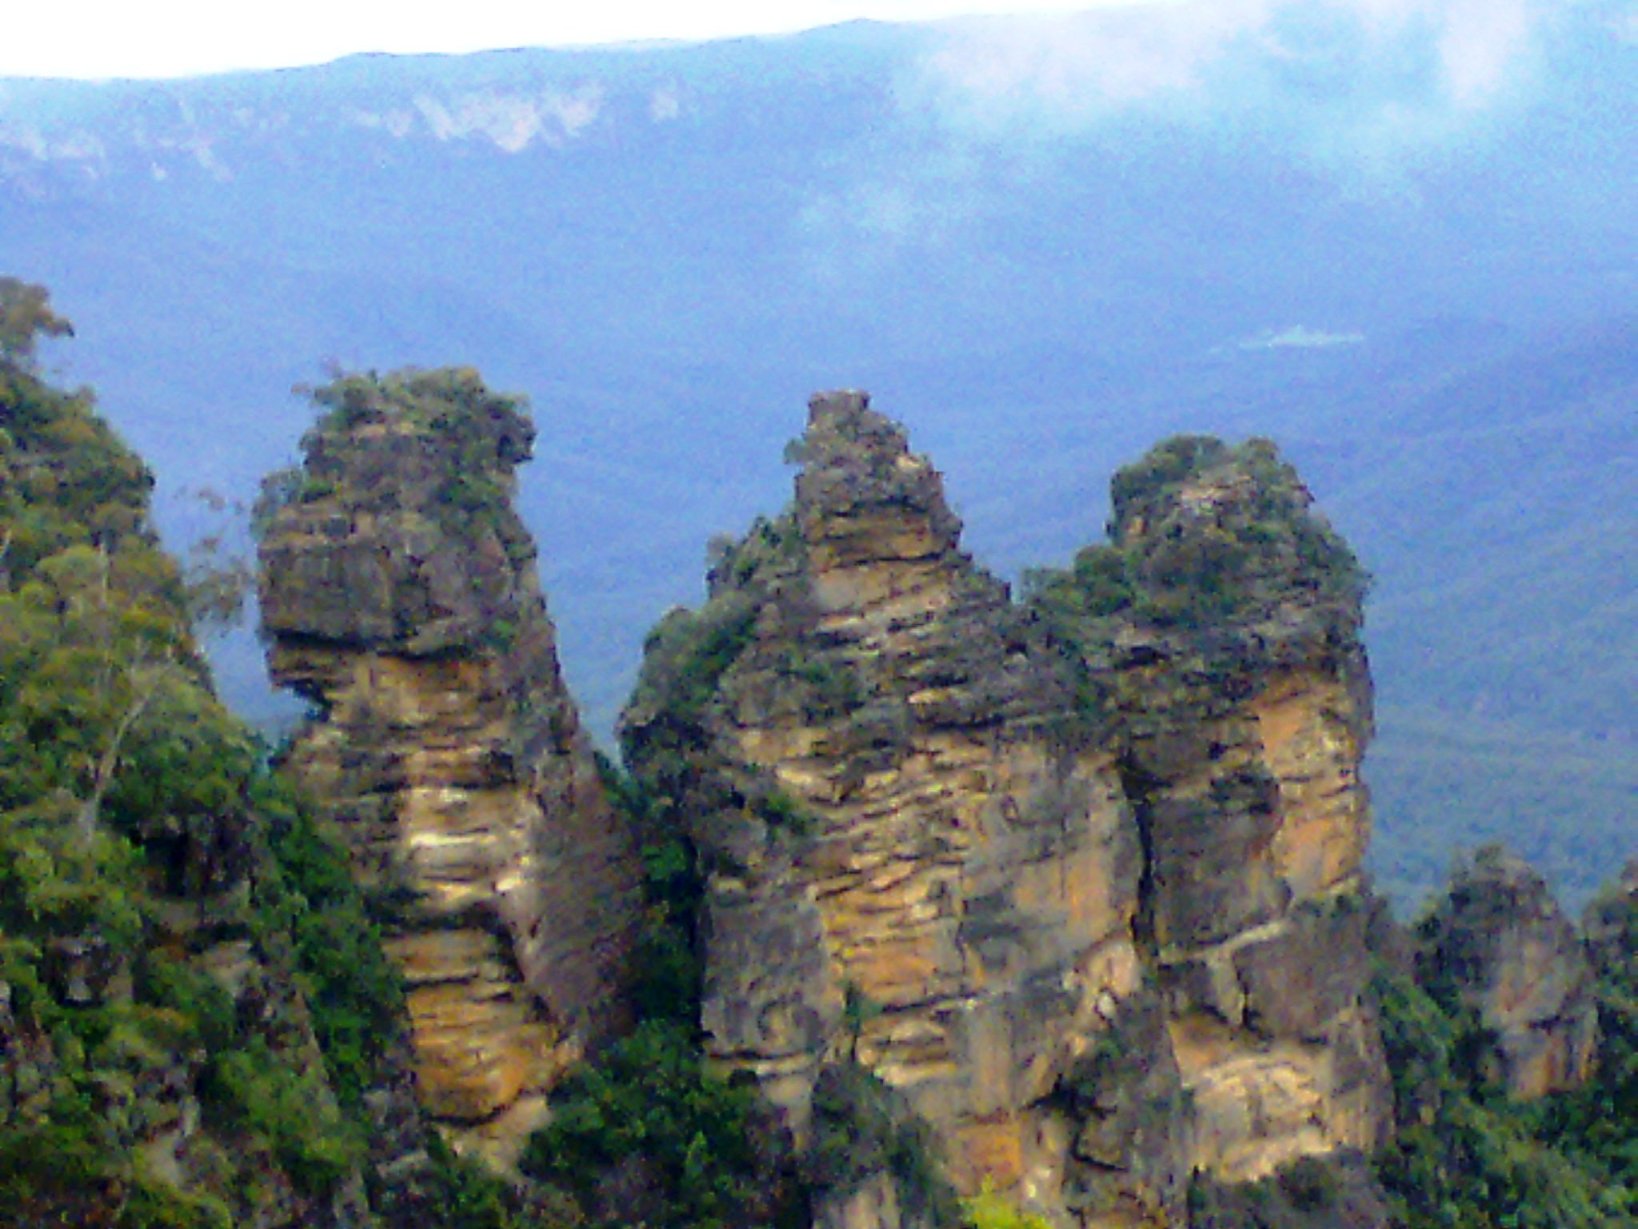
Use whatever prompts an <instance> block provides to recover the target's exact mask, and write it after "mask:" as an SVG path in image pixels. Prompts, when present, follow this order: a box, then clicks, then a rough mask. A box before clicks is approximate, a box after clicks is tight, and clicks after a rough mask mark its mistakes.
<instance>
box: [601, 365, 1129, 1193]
mask: <svg viewBox="0 0 1638 1229" xmlns="http://www.w3.org/2000/svg"><path fill="white" fill-rule="evenodd" d="M802 450H803V453H804V455H805V465H804V468H803V471H802V474H801V476H800V477H799V478H798V480H797V495H796V502H795V506H794V510H793V512H792V513H791V514H790V515H788V516H786V517H784V518H782V519H781V520H779V521H777V522H773V523H769V524H764V525H761V526H759V527H758V528H757V529H755V530H753V532H752V534H751V535H750V537H749V538H748V539H747V540H746V541H745V543H743V544H742V545H741V546H740V547H738V548H737V549H736V550H734V551H732V552H730V553H729V554H728V555H726V556H725V557H724V558H723V559H722V561H721V562H720V564H719V566H718V567H717V568H716V570H715V571H714V573H713V578H712V579H713V590H714V596H713V599H712V602H711V604H710V606H708V607H707V609H706V610H705V611H703V612H701V614H700V615H698V616H694V617H693V618H692V619H687V618H686V617H683V616H678V617H674V620H673V623H672V624H671V626H669V627H667V626H662V628H661V629H660V631H659V633H657V635H656V639H655V641H654V643H653V646H652V648H651V653H650V659H649V664H648V667H647V672H646V675H645V683H644V685H643V687H642V688H641V689H640V692H639V696H638V699H637V701H636V702H635V703H634V705H633V707H632V708H631V709H630V710H629V711H628V712H627V714H626V718H625V723H624V734H625V739H626V743H627V747H628V752H629V755H630V758H631V760H632V762H633V764H634V765H635V766H636V768H637V770H638V771H639V772H640V773H642V774H644V775H646V776H648V777H649V778H650V779H651V780H655V781H657V782H658V783H659V784H660V787H661V788H662V789H664V790H666V791H667V792H669V793H671V794H672V795H673V796H677V797H679V798H680V799H681V802H682V809H683V811H684V812H685V813H687V814H690V815H691V816H693V817H694V820H693V827H694V833H695V838H696V840H697V842H698V844H699V846H700V850H701V853H702V856H703V859H704V862H705V864H706V867H707V869H708V872H709V876H708V886H707V904H706V916H705V935H706V937H705V943H706V986H705V1000H704V1006H703V1023H704V1026H705V1029H706V1032H707V1035H708V1036H707V1046H708V1049H709V1051H710V1053H711V1054H712V1055H713V1056H714V1057H715V1058H717V1059H718V1060H720V1061H721V1062H723V1063H724V1064H727V1065H730V1066H733V1067H736V1068H739V1069H743V1070H747V1071H750V1072H752V1073H754V1074H755V1075H756V1077H757V1078H758V1080H759V1081H760V1082H761V1085H762V1087H763V1089H764V1091H765V1092H766V1093H767V1095H768V1096H769V1097H770V1098H771V1099H772V1100H773V1101H774V1102H775V1103H776V1104H777V1105H779V1106H781V1107H782V1108H783V1109H784V1110H785V1111H786V1113H787V1115H788V1120H789V1122H790V1124H791V1125H792V1127H793V1128H794V1130H795V1131H796V1133H797V1136H798V1139H799V1140H801V1139H803V1138H804V1137H805V1136H806V1133H807V1125H808V1114H809V1103H810V1098H811V1096H812V1090H813V1086H814V1082H815V1080H816V1079H817V1078H818V1076H819V1073H820V1071H821V1070H822V1069H823V1068H824V1067H825V1066H826V1065H827V1064H830V1063H832V1062H835V1061H837V1060H838V1059H839V1058H841V1057H843V1056H845V1055H848V1054H851V1053H853V1052H855V1051H856V1052H857V1056H858V1059H859V1061H860V1062H861V1063H863V1064H865V1065H866V1066H867V1067H869V1068H871V1069H873V1070H874V1071H875V1072H876V1073H878V1075H879V1076H880V1077H881V1078H882V1079H883V1080H884V1081H886V1082H887V1083H888V1084H889V1085H891V1086H892V1087H894V1088H895V1089H897V1090H899V1091H900V1092H901V1093H902V1094H903V1095H904V1096H905V1097H906V1098H907V1100H908V1101H909V1103H910V1105H911V1106H912V1107H913V1108H914V1110H915V1111H916V1112H917V1113H919V1114H920V1115H921V1116H922V1117H924V1118H925V1119H926V1120H927V1121H928V1122H929V1123H931V1124H932V1125H933V1126H934V1128H935V1129H936V1130H937V1131H938V1133H939V1135H940V1137H941V1142H942V1144H943V1148H944V1151H945V1153H946V1154H947V1156H948V1157H949V1158H950V1172H951V1173H952V1174H953V1175H954V1176H955V1178H956V1180H957V1181H958V1183H961V1184H964V1185H967V1186H971V1187H974V1188H976V1186H977V1184H978V1182H979V1181H980V1179H981V1178H983V1177H989V1178H990V1179H992V1180H993V1181H994V1182H995V1183H996V1184H997V1185H998V1186H1002V1187H1006V1188H1018V1189H1019V1190H1021V1191H1023V1192H1025V1193H1026V1194H1027V1195H1030V1196H1038V1197H1039V1198H1040V1199H1041V1200H1043V1201H1046V1202H1051V1201H1053V1200H1055V1199H1056V1197H1057V1188H1058V1186H1059V1185H1060V1184H1061V1182H1062V1175H1063V1171H1064V1165H1065V1158H1066V1156H1067V1153H1068V1150H1069V1148H1070V1146H1071V1144H1072V1136H1073V1132H1072V1131H1071V1130H1070V1129H1069V1128H1068V1126H1067V1125H1064V1124H1062V1123H1060V1122H1059V1119H1061V1117H1062V1114H1061V1111H1060V1110H1059V1109H1058V1108H1057V1107H1056V1106H1055V1105H1054V1104H1052V1097H1053V1094H1054V1091H1055V1089H1056V1087H1057V1084H1058V1081H1059V1079H1060V1078H1061V1077H1062V1076H1063V1075H1064V1074H1065V1073H1066V1072H1067V1071H1068V1070H1069V1069H1070V1068H1071V1066H1072V1065H1073V1064H1074V1063H1075V1061H1076V1060H1077V1059H1078V1058H1079V1057H1080V1056H1081V1055H1082V1054H1083V1053H1085V1052H1086V1051H1087V1050H1088V1049H1089V1048H1090V1046H1091V1043H1092V1038H1093V1037H1095V1036H1096V1035H1097V1034H1098V1033H1099V1032H1100V1031H1101V1030H1104V1029H1107V1028H1108V1027H1109V1022H1110V1021H1111V1020H1112V1019H1113V1018H1114V1016H1115V1015H1116V1014H1117V1011H1118V1007H1119V1003H1120V1002H1121V1000H1122V999H1124V998H1126V997H1127V996H1129V995H1131V994H1133V993H1134V992H1135V991H1136V990H1137V988H1138V985H1139V982H1140V976H1141V974H1140V968H1139V962H1138V959H1137V953H1136V950H1135V948H1134V946H1133V942H1132V918H1133V915H1134V913H1135V911H1136V908H1137V886H1138V875H1139V869H1140V859H1139V848H1138V844H1137V829H1136V827H1135V825H1134V824H1133V822H1132V818H1131V814H1130V812H1129V810H1128V808H1127V806H1126V804H1125V802H1124V800H1123V798H1122V796H1121V790H1120V783H1119V779H1118V775H1117V770H1116V764H1115V761H1114V758H1113V756H1111V755H1110V754H1109V753H1108V752H1107V751H1106V750H1103V749H1101V748H1095V747H1089V748H1084V749H1078V748H1075V747H1072V746H1070V745H1069V744H1067V743H1066V742H1065V741H1064V740H1063V739H1062V738H1060V737H1057V736H1056V735H1055V729H1056V726H1055V724H1054V722H1053V720H1052V719H1053V718H1054V717H1057V716H1060V715H1061V714H1062V713H1063V711H1064V710H1065V709H1066V708H1067V707H1068V705H1069V704H1070V700H1071V698H1070V696H1069V693H1068V690H1067V687H1066V685H1065V680H1064V678H1063V677H1062V676H1061V674H1060V673H1059V672H1057V671H1055V669H1054V668H1053V667H1052V665H1051V662H1050V659H1049V657H1048V656H1047V655H1043V654H1040V653H1032V652H1030V643H1031V640H1032V638H1033V637H1034V636H1035V633H1034V631H1033V630H1032V629H1031V627H1030V626H1029V625H1028V622H1027V620H1026V619H1025V617H1024V616H1023V614H1022V612H1020V611H1019V610H1017V609H1016V608H1014V607H1013V606H1012V605H1011V603H1010V601H1009V598H1008V594H1007V592H1006V589H1005V587H1004V586H1002V585H1001V584H1000V583H998V582H997V581H996V580H994V579H993V578H992V577H990V576H988V575H987V574H986V573H984V572H983V571H981V570H980V569H979V568H977V567H975V566H974V565H973V563H972V562H971V560H970V559H968V558H967V557H966V556H965V555H963V554H962V553H961V552H960V550H959V548H958V545H957V535H958V532H959V523H958V522H957V521H956V519H955V517H954V516H953V515H952V514H951V512H950V511H949V509H948V507H947V506H946V504H945V502H944V499H943V494H942V490H941V485H942V484H941V483H940V480H939V478H938V476H937V474H936V473H935V472H934V471H933V470H932V468H931V467H930V466H929V465H928V463H927V462H926V461H925V460H924V459H922V458H920V457H917V456H915V455H913V454H911V453H910V452H909V450H908V449H907V447H906V445H905V441H904V437H903V435H902V433H901V432H900V431H899V429H898V428H897V427H896V426H894V425H893V424H891V423H889V422H888V421H887V420H886V419H884V418H882V417H881V416H880V415H878V414H876V413H874V412H872V411H871V410H870V409H869V408H868V405H867V402H866V399H865V398H864V397H863V396H862V395H860V394H851V393H845V394H835V395H831V396H828V397H820V398H816V399H815V400H814V402H813V403H812V406H811V411H810V419H809V428H808V432H807V435H806V437H805V439H804V441H803V444H802ZM679 620H681V621H679ZM725 646H726V647H725ZM727 648H731V649H732V652H731V653H729V652H728V651H727ZM730 657H731V660H724V659H727V658H730ZM713 675H714V677H712V676H713Z"/></svg>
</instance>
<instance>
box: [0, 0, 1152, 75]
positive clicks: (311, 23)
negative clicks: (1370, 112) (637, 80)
mask: <svg viewBox="0 0 1638 1229" xmlns="http://www.w3.org/2000/svg"><path fill="white" fill-rule="evenodd" d="M1113 2H1118V0H1025V2H1022V3H1019V2H1013V3H1008V2H1007V0H988V2H987V0H967V2H966V3H963V2H962V0H689V2H688V3H683V4H660V3H655V2H654V0H590V2H586V0H582V2H580V3H567V2H565V0H543V2H542V0H536V2H535V3H532V4H531V3H529V2H528V0H462V2H461V3H457V4H448V5H444V4H416V3H413V0H412V2H410V3H405V2H404V0H390V2H389V0H284V3H281V4H277V5H273V4H264V3H230V2H227V0H79V2H78V3H74V2H68V3H52V2H51V0H29V2H28V3H26V4H19V5H17V6H15V7H16V11H14V12H11V13H9V14H8V15H7V18H6V23H5V24H6V32H5V37H4V39H0V76H36V77H166V76H187V75H192V74H196V73H208V72H221V71H226V70H230V69H236V68H275V67H283V66H287V65H295V64H315V63H321V62H323V61H326V60H332V59H335V58H336V57H338V56H343V55H347V54H349V53H352V52H357V51H393V52H418V51H445V52H464V51H479V50H485V49H489V48H495V47H519V46H560V45H565V44H576V43H601V42H625V41H631V40H642V39H655V38H684V39H704V38H719V37H724V36H729V35H735V34H752V33H778V32H785V31H791V30H800V29H806V28H809V27H813V26H822V25H827V24H830V23H833V22H839V21H847V20H850V19H852V18H855V17H872V18H876V19H878V20H883V21H914V20H920V19H926V18H933V17H943V16H950V15H953V14H957V13H970V12H986V13H999V12H1053V11H1056V12H1062V11H1066V10H1072V9H1083V8H1092V7H1099V6H1101V5H1108V4H1110V3H1113ZM1129 2H1134V0H1129ZM1135 2H1137V3H1149V4H1153V3H1164V2H1165V0H1135Z"/></svg>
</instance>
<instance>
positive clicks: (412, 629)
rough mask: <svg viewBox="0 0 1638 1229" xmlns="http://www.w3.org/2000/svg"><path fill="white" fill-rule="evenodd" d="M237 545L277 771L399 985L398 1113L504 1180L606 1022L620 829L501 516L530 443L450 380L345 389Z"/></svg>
mask: <svg viewBox="0 0 1638 1229" xmlns="http://www.w3.org/2000/svg"><path fill="white" fill-rule="evenodd" d="M320 400H321V401H322V402H323V403H324V404H326V405H328V406H330V413H329V414H328V415H327V416H326V417H325V418H324V420H323V421H321V423H320V424H319V425H318V426H317V427H315V428H314V430H313V431H312V432H310V433H309V435H308V437H307V439H306V440H305V441H304V444H305V448H306V454H307V455H306V464H305V467H304V469H303V470H302V471H300V472H299V473H292V474H290V475H288V476H286V477H285V478H284V479H283V483H284V490H283V491H282V492H281V493H279V497H278V498H276V499H275V500H274V501H273V502H274V503H275V504H276V505H278V506H277V507H276V509H275V510H271V511H270V520H269V523H268V528H267V531H266V533H265V535H264V538H263V542H262V548H261V566H262V584H261V603H262V624H263V630H264V633H265V635H266V636H267V637H268V638H269V640H270V643H271V647H270V650H269V662H270V667H271V671H272V674H273V677H274V679H275V681H277V682H278V683H280V684H282V685H284V686H288V687H292V688H294V689H295V690H296V691H297V692H298V693H300V694H301V695H303V696H305V697H307V698H308V699H309V700H310V701H311V702H312V703H313V704H314V705H315V707H316V709H317V713H316V716H315V717H314V719H313V720H311V721H310V722H309V723H308V724H307V725H306V726H304V728H303V729H302V730H301V731H300V733H299V734H298V736H297V737H296V739H295V741H294V743H293V745H292V747H291V749H290V751H289V754H288V757H287V758H288V764H289V766H290V767H291V769H293V770H294V772H295V773H296V775H297V776H298V777H299V778H300V779H301V780H302V781H303V782H304V783H305V784H306V785H307V786H308V788H309V789H310V790H311V791H312V793H313V794H314V795H315V796H316V797H317V798H318V799H319V800H321V802H322V804H323V806H324V808H325V810H326V811H327V812H328V813H329V815H330V816H331V817H332V818H333V819H334V821H335V822H336V824H337V825H338V827H339V828H340V829H341V831H342V832H343V833H344V834H345V836H346V838H347V841H348V843H349V845H350V848H351V851H352V856H353V859H354V867H355V870H356V873H357V876H358V877H359V878H360V880H361V881H362V882H363V883H364V884H365V885H366V886H367V887H368V888H369V890H370V891H371V893H372V896H373V899H374V901H375V907H376V913H377V915H378V916H379V917H380V918H381V920H382V921H383V923H384V924H385V928H386V931H387V947H388V950H389V953H390V954H391V956H392V957H393V958H394V960H395V961H396V963H397V965H398V967H399V968H400V969H401V971H402V973H403V976H404V979H405V982H406V986H407V998H408V1007H409V1013H410V1018H411V1024H412V1032H413V1040H414V1047H415V1055H416V1057H415V1064H416V1074H417V1079H418V1087H419V1095H420V1097H421V1100H422V1103H423V1104H424V1106H425V1107H426V1109H427V1110H428V1111H429V1112H430V1113H431V1114H432V1116H433V1117H434V1118H435V1119H436V1120H437V1121H438V1122H439V1123H440V1125H441V1126H442V1127H443V1128H444V1129H445V1130H446V1133H447V1134H449V1136H450V1137H451V1138H452V1140H453V1141H454V1142H455V1143H456V1145H457V1146H458V1147H460V1148H463V1149H475V1150H477V1151H479V1152H481V1153H482V1154H484V1155H486V1156H487V1157H489V1159H491V1160H492V1161H494V1162H496V1163H498V1164H501V1165H502V1166H505V1165H507V1164H509V1163H510V1161H511V1160H512V1159H513V1158H514V1157H515V1153H516V1149H517V1147H518V1145H519V1144H520V1143H521V1140H522V1139H523V1137H524V1136H525V1135H526V1134H527V1132H528V1131H529V1130H530V1129H531V1128H532V1127H533V1126H535V1125H536V1124H537V1123H538V1122H539V1121H540V1120H541V1117H542V1115H543V1112H544V1105H545V1100H544V1099H545V1095H546V1093H547V1092H548V1090H549V1089H550V1088H551V1087H552V1086H553V1085H554V1084H555V1083H556V1082H557V1081H558V1080H559V1079H560V1078H561V1076H562V1074H563V1072H564V1071H565V1070H566V1069H567V1068H568V1067H570V1066H571V1065H572V1064H573V1063H575V1062H576V1061H577V1060H578V1059H579V1057H580V1056H581V1054H582V1053H583V1052H584V1051H585V1050H586V1049H587V1048H588V1047H595V1046H597V1045H598V1044H599V1043H600V1042H601V1041H603V1040H605V1039H606V1038H608V1037H609V1036H610V1035H611V1033H612V1032H614V1031H616V1030H618V1029H619V1028H620V1027H621V1026H622V1024H623V1022H624V1020H625V1017H626V1015H627V1013H628V1010H629V1009H628V1007H627V1005H626V1000H625V996H624V994H623V991H622V985H623V979H624V976H625V974H624V963H625V958H626V954H627V951H628V949H629V946H630V942H631V935H632V930H633V926H634V925H635V920H636V912H637V900H636V888H637V864H636V857H635V850H634V847H633V843H632V838H631V835H630V833H629V832H628V831H627V830H626V829H625V827H624V826H623V825H622V823H621V822H620V820H619V819H618V818H617V817H616V815H615V814H614V812H613V811H612V809H611V807H610V804H609V803H608V801H607V800H606V798H605V795H604V793H603V791H602V789H601V786H600V783H599V780H598V774H597V769H596V766H595V763H594V759H593V755H592V752H591V747H590V744H589V741H588V739H587V736H586V735H585V734H584V733H583V732H582V730H581V728H580V724H579V720H578V717H577V715H576V712H575V708H574V705H573V702H572V700H571V699H570V697H569V695H568V693H567V691H566V689H565V687H564V685H563V682H562V679H561V676H560V673H559V668H558V662H557V657H556V650H555V647H554V641H553V630H552V626H551V623H550V621H549V620H548V618H547V615H546V610H545V604H544V601H543V600H542V598H541V595H540V590H539V583H538V580H537V577H536V572H535V567H534V548H533V545H532V543H531V541H530V540H529V537H528V535H527V533H526V531H525V530H524V529H523V527H522V524H521V523H520V522H519V520H518V519H517V516H516V514H515V512H514V511H513V510H512V507H511V504H510V496H511V493H512V489H513V475H512V471H513V467H514V466H516V465H517V464H518V463H519V462H521V461H523V460H526V459H527V458H528V456H529V451H530V445H531V442H532V438H533V428H532V426H531V425H530V423H529V422H528V420H527V419H526V418H525V417H524V415H523V414H522V413H521V412H520V410H519V408H518V406H517V404H516V403H515V402H513V401H511V400H509V399H507V398H503V397H499V396H496V395H494V394H492V393H490V392H488V390H486V389H485V388H484V387H483V385H482V384H481V383H480V382H479V380H478V379H477V377H476V375H475V374H474V373H471V372H469V371H459V370H457V371H443V372H432V373H425V374H408V375H400V376H393V377H388V378H387V379H386V380H384V381H383V380H377V379H375V378H373V377H372V378H363V377H350V378H347V379H344V380H342V381H339V382H338V383H337V384H335V385H332V386H331V387H330V388H328V389H326V390H321V393H320Z"/></svg>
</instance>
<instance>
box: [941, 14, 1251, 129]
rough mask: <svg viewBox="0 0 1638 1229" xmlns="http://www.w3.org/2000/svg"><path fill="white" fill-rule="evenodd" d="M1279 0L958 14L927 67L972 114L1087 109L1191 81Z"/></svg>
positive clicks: (1070, 113)
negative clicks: (1067, 12)
mask: <svg viewBox="0 0 1638 1229" xmlns="http://www.w3.org/2000/svg"><path fill="white" fill-rule="evenodd" d="M1274 3H1275V0H1189V2H1186V3H1175V4H1156V5H1152V6H1148V7H1135V6H1134V7H1126V8H1120V9H1098V10H1093V11H1088V12H1082V13H1075V14H1071V15H1067V16H1046V17H1018V18H1007V19H1002V18H974V19H971V20H969V21H962V22H953V23H951V24H950V27H949V37H948V41H947V43H946V45H945V46H944V48H943V49H942V50H941V51H939V52H938V53H937V54H936V55H935V56H934V57H933V58H932V60H931V62H930V64H929V69H930V71H931V73H932V75H933V77H934V79H935V81H936V82H937V83H938V84H941V85H943V86H945V87H947V89H948V91H949V92H948V93H947V95H946V100H947V101H958V102H965V103H968V104H970V105H971V106H972V107H973V108H975V110H974V112H973V115H972V118H975V119H979V120H983V119H985V118H990V119H996V118H1002V119H1004V118H1006V115H1007V113H1008V112H1011V111H1014V110H1016V109H1018V108H1020V107H1026V108H1035V107H1040V108H1044V109H1045V110H1047V111H1048V112H1049V113H1051V114H1053V115H1055V116H1058V117H1063V118H1086V117H1090V116H1093V115H1096V114H1101V113H1103V112H1105V111H1107V110H1108V109H1109V107H1110V105H1111V104H1117V105H1118V104H1124V103H1131V102H1137V101H1140V100H1143V99H1146V98H1150V97H1152V96H1155V95H1157V94H1165V93H1170V92H1174V91H1179V90H1187V89H1191V88H1193V87H1195V86H1198V85H1199V84H1200V80H1201V74H1202V72H1203V70H1204V69H1205V68H1206V67H1207V66H1208V65H1210V64H1211V63H1212V61H1214V60H1216V59H1217V58H1218V57H1219V56H1221V55H1222V54H1223V53H1224V52H1225V51H1226V50H1227V48H1228V47H1229V46H1230V45H1231V44H1232V43H1233V42H1234V41H1235V40H1236V39H1238V38H1240V37H1242V36H1245V35H1248V34H1253V33H1256V32H1258V31H1260V30H1261V29H1262V28H1263V27H1264V26H1265V25H1266V24H1267V21H1268V18H1269V14H1270V13H1271V11H1272V9H1273V7H1274Z"/></svg>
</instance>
